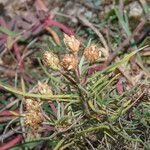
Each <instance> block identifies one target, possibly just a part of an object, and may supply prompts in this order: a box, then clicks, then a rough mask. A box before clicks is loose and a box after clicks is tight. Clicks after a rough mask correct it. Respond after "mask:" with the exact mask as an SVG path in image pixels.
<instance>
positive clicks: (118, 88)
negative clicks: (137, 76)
mask: <svg viewBox="0 0 150 150" xmlns="http://www.w3.org/2000/svg"><path fill="white" fill-rule="evenodd" d="M116 87H117V90H118V92H119V93H122V92H123V86H122V84H121V83H120V82H118V83H117V84H116Z"/></svg>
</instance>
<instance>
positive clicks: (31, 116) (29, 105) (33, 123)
mask: <svg viewBox="0 0 150 150" xmlns="http://www.w3.org/2000/svg"><path fill="white" fill-rule="evenodd" d="M40 105H41V103H40V102H39V101H35V100H32V99H26V100H25V106H26V111H25V114H24V116H25V124H26V125H29V126H30V127H31V128H33V129H37V128H38V127H39V126H40V123H41V122H42V121H43V116H42V113H41V110H40Z"/></svg>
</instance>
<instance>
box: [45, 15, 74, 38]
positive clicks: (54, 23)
mask: <svg viewBox="0 0 150 150" xmlns="http://www.w3.org/2000/svg"><path fill="white" fill-rule="evenodd" d="M43 25H44V26H45V27H51V26H57V27H58V28H60V29H62V30H63V31H64V32H65V33H66V34H68V35H74V33H73V30H72V29H70V28H69V27H67V26H65V25H64V24H62V23H59V22H57V21H56V20H53V19H52V18H51V17H50V16H49V17H47V18H46V19H45V21H44V24H43Z"/></svg>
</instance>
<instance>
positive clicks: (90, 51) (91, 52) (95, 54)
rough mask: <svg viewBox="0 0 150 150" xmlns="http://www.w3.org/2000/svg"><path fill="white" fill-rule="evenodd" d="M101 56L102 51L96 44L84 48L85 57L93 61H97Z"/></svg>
mask: <svg viewBox="0 0 150 150" xmlns="http://www.w3.org/2000/svg"><path fill="white" fill-rule="evenodd" d="M100 56H101V52H100V50H99V48H97V47H96V45H91V46H90V47H87V48H86V49H85V50H84V57H85V58H86V59H87V61H89V62H91V63H92V62H95V61H96V60H97V59H98V58H100Z"/></svg>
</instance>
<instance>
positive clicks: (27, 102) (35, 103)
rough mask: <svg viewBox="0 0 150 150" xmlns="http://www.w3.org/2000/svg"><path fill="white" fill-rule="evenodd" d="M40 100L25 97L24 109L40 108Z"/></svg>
mask: <svg viewBox="0 0 150 150" xmlns="http://www.w3.org/2000/svg"><path fill="white" fill-rule="evenodd" d="M40 105H41V102H39V101H35V100H32V99H25V107H26V111H30V110H37V109H40Z"/></svg>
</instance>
